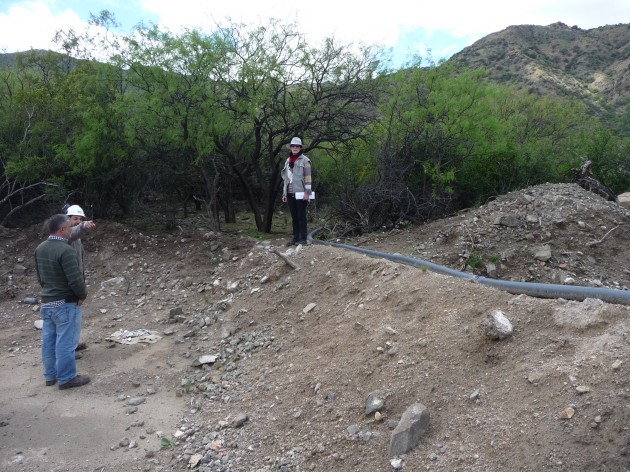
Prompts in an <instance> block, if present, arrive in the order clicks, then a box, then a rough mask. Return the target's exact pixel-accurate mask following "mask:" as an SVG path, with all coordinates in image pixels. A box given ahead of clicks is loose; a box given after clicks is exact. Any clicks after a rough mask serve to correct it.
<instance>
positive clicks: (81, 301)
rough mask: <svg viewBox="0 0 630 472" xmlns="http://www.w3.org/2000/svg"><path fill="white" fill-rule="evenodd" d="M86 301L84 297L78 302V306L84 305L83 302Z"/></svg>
mask: <svg viewBox="0 0 630 472" xmlns="http://www.w3.org/2000/svg"><path fill="white" fill-rule="evenodd" d="M84 301H85V299H84V300H79V301H78V302H77V306H81V305H83V302H84Z"/></svg>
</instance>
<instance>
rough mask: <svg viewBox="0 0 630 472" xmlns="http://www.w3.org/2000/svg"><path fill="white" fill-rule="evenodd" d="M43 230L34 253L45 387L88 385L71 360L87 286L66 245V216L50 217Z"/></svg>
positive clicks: (74, 256) (68, 235)
mask: <svg viewBox="0 0 630 472" xmlns="http://www.w3.org/2000/svg"><path fill="white" fill-rule="evenodd" d="M46 227H47V229H48V233H49V236H48V239H47V240H46V241H44V242H42V243H40V244H39V246H37V249H36V250H35V268H36V270H37V280H38V282H39V284H40V285H41V287H42V290H41V294H40V298H41V306H40V313H41V317H42V320H43V327H42V363H43V364H44V379H45V380H46V386H48V387H50V386H53V385H55V384H56V383H57V382H59V389H60V390H65V389H68V388H74V387H80V386H82V385H85V384H87V383H89V382H90V378H89V377H87V376H85V375H77V366H76V360H75V358H74V348H75V331H76V329H77V322H76V319H77V317H78V318H79V319H80V318H81V305H82V304H83V301H84V300H85V299H86V298H87V287H86V286H85V280H84V279H83V275H82V274H81V270H80V269H79V263H78V261H77V256H76V253H75V251H74V249H72V247H70V245H69V244H68V238H69V237H70V231H71V226H70V219H69V218H68V216H67V215H62V214H58V215H53V216H52V217H50V219H49V220H48V221H47V222H46Z"/></svg>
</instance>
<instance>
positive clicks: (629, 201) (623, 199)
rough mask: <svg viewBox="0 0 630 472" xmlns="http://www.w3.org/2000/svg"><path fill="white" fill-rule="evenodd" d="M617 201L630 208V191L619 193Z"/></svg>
mask: <svg viewBox="0 0 630 472" xmlns="http://www.w3.org/2000/svg"><path fill="white" fill-rule="evenodd" d="M617 203H619V205H621V206H622V207H624V208H629V209H630V192H626V193H622V194H620V195H617Z"/></svg>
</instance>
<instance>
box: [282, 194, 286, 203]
mask: <svg viewBox="0 0 630 472" xmlns="http://www.w3.org/2000/svg"><path fill="white" fill-rule="evenodd" d="M286 202H287V196H286V195H282V203H286Z"/></svg>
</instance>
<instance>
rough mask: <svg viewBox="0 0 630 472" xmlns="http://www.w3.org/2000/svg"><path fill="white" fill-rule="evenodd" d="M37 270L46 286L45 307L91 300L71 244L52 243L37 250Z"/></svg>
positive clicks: (38, 277)
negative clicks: (48, 303) (88, 298)
mask: <svg viewBox="0 0 630 472" xmlns="http://www.w3.org/2000/svg"><path fill="white" fill-rule="evenodd" d="M35 267H36V269H37V280H38V281H39V284H40V285H41V286H42V291H41V299H42V303H46V302H54V301H57V300H65V301H67V302H70V303H76V302H77V301H79V300H84V299H85V298H86V297H87V288H86V286H85V281H84V280H83V275H82V274H81V270H80V269H79V263H78V261H77V253H76V252H75V250H74V249H72V246H70V245H69V244H68V243H67V241H65V240H60V239H48V240H46V241H44V242H43V243H41V244H40V245H39V246H37V249H36V250H35Z"/></svg>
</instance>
